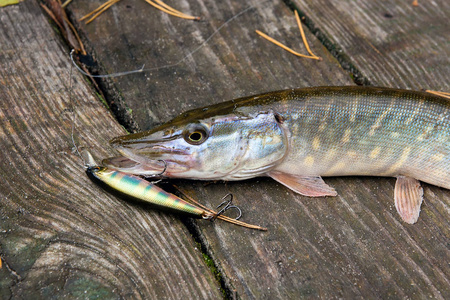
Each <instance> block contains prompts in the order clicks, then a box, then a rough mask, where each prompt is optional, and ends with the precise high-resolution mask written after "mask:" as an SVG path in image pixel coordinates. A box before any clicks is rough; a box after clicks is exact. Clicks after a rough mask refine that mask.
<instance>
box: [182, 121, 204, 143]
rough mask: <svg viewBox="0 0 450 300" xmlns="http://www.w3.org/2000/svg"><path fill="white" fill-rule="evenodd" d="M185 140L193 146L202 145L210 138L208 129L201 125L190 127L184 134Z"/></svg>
mask: <svg viewBox="0 0 450 300" xmlns="http://www.w3.org/2000/svg"><path fill="white" fill-rule="evenodd" d="M183 136H184V140H185V141H186V142H188V143H189V144H191V145H200V144H201V143H203V142H204V141H206V139H207V138H208V132H207V130H206V128H205V127H204V126H202V125H200V124H194V125H191V126H188V128H187V129H186V130H185V133H184V135H183Z"/></svg>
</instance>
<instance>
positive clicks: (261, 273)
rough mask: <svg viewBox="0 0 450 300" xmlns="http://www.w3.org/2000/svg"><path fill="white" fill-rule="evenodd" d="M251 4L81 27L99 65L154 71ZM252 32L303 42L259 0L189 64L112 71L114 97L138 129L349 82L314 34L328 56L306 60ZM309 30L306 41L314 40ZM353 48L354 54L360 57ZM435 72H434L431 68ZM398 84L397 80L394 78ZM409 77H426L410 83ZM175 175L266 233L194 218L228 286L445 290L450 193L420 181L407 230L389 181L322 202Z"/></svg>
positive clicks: (410, 292) (357, 185)
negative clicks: (232, 200) (247, 100)
mask: <svg viewBox="0 0 450 300" xmlns="http://www.w3.org/2000/svg"><path fill="white" fill-rule="evenodd" d="M168 3H169V2H168ZM259 3H260V2H258V1H250V2H249V3H245V4H243V3H235V2H230V1H220V2H217V1H178V2H176V3H170V4H171V5H173V6H176V8H177V9H180V10H182V11H184V12H186V13H189V14H194V15H200V16H201V17H203V18H204V19H205V20H206V22H204V23H196V22H188V21H185V20H178V19H175V18H173V17H169V16H166V15H164V14H163V13H161V12H158V11H156V10H154V9H153V8H151V7H148V6H146V4H145V3H143V2H133V3H125V2H123V3H122V2H121V3H119V4H117V5H116V6H114V7H113V8H112V10H111V11H110V12H107V13H105V14H104V15H102V16H101V17H100V19H99V20H97V21H95V22H96V23H93V24H92V25H88V26H85V25H81V29H82V31H83V32H84V33H85V35H86V39H87V40H88V41H89V43H90V44H91V45H92V47H93V49H94V51H95V54H96V56H97V58H98V59H99V61H100V62H101V64H102V65H103V66H104V68H105V72H107V73H112V72H117V71H123V70H130V69H133V68H136V67H140V66H141V65H142V64H144V63H145V64H146V67H148V68H152V67H157V66H163V65H167V64H169V65H170V64H174V63H176V62H177V61H179V59H180V58H182V57H184V56H185V55H187V54H188V53H190V52H192V51H193V50H195V49H196V48H197V47H198V46H199V45H200V44H201V43H202V42H204V41H205V40H206V39H207V38H208V37H209V36H210V35H211V34H212V33H213V32H214V30H215V29H217V28H219V26H220V25H221V24H223V22H224V21H225V20H227V19H229V18H230V17H232V16H234V15H236V14H238V13H239V12H240V11H242V10H243V9H245V7H247V5H257V4H259ZM96 5H98V4H95V3H92V2H88V1H84V2H82V1H79V2H77V5H72V6H71V10H72V11H73V13H74V15H75V16H76V17H79V16H81V15H83V14H84V13H87V12H88V11H89V10H91V9H93V8H94V7H96ZM137 12H138V13H137ZM331 15H332V14H331ZM328 16H329V15H325V17H328ZM315 17H316V16H315ZM325 17H324V18H325ZM360 21H361V22H362V20H360ZM316 23H319V22H316ZM355 23H359V21H358V20H355ZM375 25H376V24H375ZM378 26H381V25H378ZM254 29H260V30H262V31H264V32H266V33H268V34H269V35H271V36H273V37H275V38H277V39H280V40H282V41H283V42H285V43H287V44H289V45H292V47H294V48H297V47H298V46H297V45H298V44H297V42H294V40H296V41H298V40H299V34H298V29H297V27H296V24H295V21H294V18H293V14H292V12H291V11H289V10H288V9H287V7H286V6H284V5H283V4H282V3H279V2H277V1H273V2H264V3H263V4H262V5H260V6H257V7H256V8H255V9H251V10H249V11H248V12H247V13H245V14H243V15H241V16H240V17H238V18H236V19H235V20H233V22H231V23H229V24H227V25H226V26H225V27H223V28H222V29H221V30H220V31H219V33H218V34H216V35H215V36H214V37H213V38H212V39H211V40H210V41H209V42H208V44H207V45H206V46H205V47H203V48H201V49H200V50H198V51H197V52H196V53H195V54H194V55H193V56H192V57H190V58H189V59H188V60H187V63H182V64H179V65H176V66H175V67H173V68H168V69H160V70H157V71H156V70H154V71H151V72H147V73H141V74H136V75H133V76H130V77H121V78H115V79H114V83H115V85H116V87H117V89H118V90H119V93H120V94H122V95H123V97H124V100H125V102H126V103H127V105H129V106H130V108H131V109H132V110H133V115H134V117H135V119H136V121H137V122H138V123H139V124H140V126H141V128H142V129H147V128H150V127H153V126H154V125H155V124H159V123H160V122H163V121H167V120H168V119H170V118H172V117H174V116H175V115H177V114H178V113H179V112H181V111H184V110H186V109H189V108H193V107H199V106H202V105H207V104H211V103H217V102H221V101H223V100H227V99H231V98H236V97H239V96H244V95H250V94H253V93H259V92H264V91H268V90H276V89H281V88H291V87H300V86H309V85H344V84H350V83H351V82H350V78H349V77H348V72H347V71H346V70H342V69H341V68H340V67H339V65H338V64H337V63H336V61H335V60H334V59H333V57H332V56H331V55H330V54H329V53H327V52H326V51H325V50H324V49H323V47H322V46H321V45H320V44H319V43H318V41H314V40H312V48H313V51H314V52H316V53H317V54H318V55H320V56H323V57H324V61H322V62H315V61H309V60H302V59H297V58H294V57H292V56H290V55H289V54H287V53H286V52H284V51H282V50H280V49H278V48H277V47H275V46H273V45H271V44H268V43H267V41H265V40H262V39H261V38H260V37H258V36H257V35H256V34H254ZM373 30H376V28H375V29H373ZM343 32H344V33H345V31H343ZM325 33H327V32H325ZM307 36H308V38H309V40H310V41H311V39H312V37H313V36H312V35H311V34H310V33H308V34H307ZM419 36H422V35H419ZM327 37H328V38H329V39H331V38H332V36H331V35H327ZM403 39H404V40H407V39H408V37H404V38H403ZM358 41H359V42H360V40H358ZM337 42H338V43H341V41H340V40H339V41H337ZM341 47H343V46H341ZM362 50H365V49H362ZM432 50H433V51H434V52H432V53H431V52H428V53H425V54H423V55H424V56H426V61H430V63H432V62H433V59H434V57H442V56H443V55H444V54H445V53H446V51H447V50H446V48H444V49H442V48H437V49H436V48H433V49H432ZM436 51H437V52H438V54H436ZM375 52H376V51H375ZM349 55H350V58H351V59H353V57H356V56H357V55H356V54H355V53H350V54H349ZM352 61H353V60H352ZM391 64H392V66H391V67H390V68H391V69H392V70H395V71H396V70H397V68H401V66H406V58H405V56H404V55H403V56H400V58H399V59H397V61H396V60H395V59H393V60H392V62H391ZM358 66H359V65H358ZM435 68H438V70H439V66H436V67H435ZM442 68H444V69H445V65H443V66H442ZM406 69H408V68H406ZM424 69H426V64H425V65H423V66H422V67H420V68H409V69H408V71H407V72H406V71H404V72H400V71H396V72H392V74H394V75H391V72H390V69H388V70H387V72H386V73H385V75H383V76H381V77H383V78H385V79H384V80H385V81H379V83H378V84H380V85H381V84H383V85H390V86H399V87H416V88H422V87H424V86H423V83H426V82H425V81H423V82H422V81H421V80H422V79H420V76H423V75H424V73H423V70H424ZM364 72H365V73H363V74H364V76H367V77H368V78H369V79H370V80H371V81H373V82H378V81H375V79H377V78H378V77H376V76H379V75H374V74H373V73H374V71H370V70H368V71H364ZM433 73H434V71H433ZM387 74H390V76H391V77H389V76H388V75H387ZM437 74H441V75H442V76H443V77H444V78H445V79H443V80H442V81H439V82H438V83H437V84H436V85H428V87H430V88H434V89H445V88H446V87H447V88H448V85H442V84H444V83H445V82H449V80H448V75H449V74H448V72H447V73H445V72H442V71H437ZM369 75H370V76H369ZM428 75H429V74H428ZM389 78H391V80H390V81H389ZM397 81H398V82H399V83H398V85H396V84H394V83H397ZM411 82H419V83H420V82H422V83H420V84H421V86H418V85H413V84H411ZM447 84H448V83H447ZM175 182H176V184H177V185H180V186H181V187H182V188H183V189H185V190H188V191H189V193H190V194H191V195H192V196H194V197H195V198H197V199H200V200H201V201H202V202H204V203H206V204H207V205H209V206H214V205H215V204H218V203H219V201H220V200H219V199H220V198H221V197H222V196H223V195H225V194H226V193H228V192H232V193H233V194H234V195H235V196H236V198H237V203H238V204H239V206H240V207H241V208H242V209H243V210H244V212H245V220H246V221H251V222H254V223H257V224H261V225H264V226H267V227H268V228H269V232H268V233H261V232H252V231H248V230H244V229H242V228H236V227H234V226H232V225H228V224H219V223H217V224H204V223H202V224H198V227H197V228H198V234H199V235H200V238H202V239H203V243H204V244H205V246H206V247H207V248H208V249H209V251H210V253H211V255H212V256H213V258H214V260H215V262H216V264H217V265H218V267H219V270H220V271H221V273H222V274H223V276H224V278H225V281H226V285H227V286H228V288H229V289H230V290H234V291H235V294H234V295H233V296H236V297H241V298H244V299H247V298H275V297H276V298H281V297H284V298H299V297H310V298H312V297H322V298H338V297H342V298H344V297H345V298H355V297H358V298H362V297H370V298H374V297H381V298H388V297H389V298H400V297H403V298H404V297H419V298H424V297H434V298H438V299H439V298H440V299H444V298H448V294H449V291H448V286H449V280H448V278H449V267H448V264H445V261H446V260H447V259H445V258H446V257H449V249H448V240H449V237H450V234H449V229H448V228H449V226H448V225H449V213H448V211H449V210H448V207H449V203H450V195H449V192H448V191H446V190H443V189H440V188H436V187H432V186H429V185H426V186H425V198H426V203H425V205H424V207H423V210H422V214H421V219H420V220H419V222H418V223H417V224H416V225H413V226H408V225H405V224H404V223H402V222H401V221H400V220H399V217H398V216H397V213H396V211H395V208H394V205H393V186H394V180H393V179H384V178H330V179H328V180H327V182H328V183H329V184H330V185H332V186H334V187H335V188H336V189H337V191H338V193H339V196H338V197H336V198H327V199H310V198H306V197H301V196H298V195H294V194H293V193H292V192H290V191H288V190H286V189H285V188H284V187H282V186H280V185H279V184H277V183H275V182H273V181H272V180H269V179H254V180H248V181H245V182H233V183H225V184H224V183H222V182H219V183H214V184H208V185H204V183H200V182H189V181H175Z"/></svg>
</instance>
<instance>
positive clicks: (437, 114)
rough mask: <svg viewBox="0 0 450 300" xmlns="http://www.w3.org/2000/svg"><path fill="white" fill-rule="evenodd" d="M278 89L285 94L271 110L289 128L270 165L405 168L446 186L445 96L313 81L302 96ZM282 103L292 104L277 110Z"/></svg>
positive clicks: (346, 171)
mask: <svg viewBox="0 0 450 300" xmlns="http://www.w3.org/2000/svg"><path fill="white" fill-rule="evenodd" d="M301 92H302V93H303V91H301ZM285 93H286V96H285V99H286V101H282V102H280V105H279V106H278V108H275V109H274V110H276V111H278V112H279V113H280V114H281V115H282V116H283V118H284V119H285V123H286V127H288V128H290V132H291V136H290V139H289V145H290V149H289V153H288V155H287V157H286V158H285V160H284V161H283V163H281V164H280V165H279V166H278V167H277V168H276V170H277V171H280V172H286V173H291V172H294V173H295V174H303V175H320V176H343V175H372V176H373V175H376V176H399V175H407V176H410V177H413V178H416V179H419V180H421V181H425V182H427V183H430V184H433V185H437V186H441V187H444V188H447V189H450V105H449V103H448V102H447V100H445V99H442V98H438V97H435V96H433V95H430V94H428V93H422V92H405V91H399V90H392V89H378V88H317V89H310V90H309V91H308V95H307V96H306V97H305V96H302V94H300V95H299V94H298V91H292V92H285ZM288 99H289V100H288ZM290 99H295V100H293V101H292V100H290ZM300 99H301V100H300ZM283 102H284V103H293V104H294V103H295V104H294V107H290V108H287V107H286V106H285V109H284V110H283V106H284V105H283ZM286 108H287V109H286ZM281 111H282V112H281Z"/></svg>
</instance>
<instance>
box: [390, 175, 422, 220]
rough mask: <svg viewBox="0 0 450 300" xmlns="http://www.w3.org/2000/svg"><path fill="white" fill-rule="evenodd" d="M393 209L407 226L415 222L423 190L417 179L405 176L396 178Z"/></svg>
mask: <svg viewBox="0 0 450 300" xmlns="http://www.w3.org/2000/svg"><path fill="white" fill-rule="evenodd" d="M394 195H395V208H396V209H397V212H398V213H399V214H400V216H401V217H402V220H403V221H405V222H406V223H408V224H414V223H416V222H417V219H418V218H419V213H420V205H421V204H422V200H423V189H422V187H421V186H420V182H419V181H418V180H417V179H414V178H412V177H407V176H398V177H397V181H396V182H395V191H394Z"/></svg>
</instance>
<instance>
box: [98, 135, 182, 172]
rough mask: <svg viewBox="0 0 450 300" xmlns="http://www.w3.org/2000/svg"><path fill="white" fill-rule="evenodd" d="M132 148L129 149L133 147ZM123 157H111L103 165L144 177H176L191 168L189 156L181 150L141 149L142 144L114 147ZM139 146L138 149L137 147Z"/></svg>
mask: <svg viewBox="0 0 450 300" xmlns="http://www.w3.org/2000/svg"><path fill="white" fill-rule="evenodd" d="M131 145H132V147H127V146H131ZM113 146H114V147H115V148H116V150H117V151H118V152H119V153H120V154H121V155H122V156H118V157H111V158H107V159H104V160H103V161H102V163H103V165H105V166H107V167H110V168H114V169H117V170H119V171H121V172H125V173H130V174H135V175H143V176H160V177H175V175H173V174H177V173H182V172H186V171H187V170H189V167H188V166H187V164H186V159H183V158H185V157H186V156H187V155H188V154H187V153H186V152H185V151H183V150H180V149H174V148H172V147H165V146H162V145H152V146H149V145H148V142H147V143H146V146H144V147H140V146H141V145H140V144H136V143H130V145H127V146H126V145H124V144H123V143H121V145H113ZM136 146H138V147H136Z"/></svg>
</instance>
